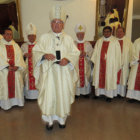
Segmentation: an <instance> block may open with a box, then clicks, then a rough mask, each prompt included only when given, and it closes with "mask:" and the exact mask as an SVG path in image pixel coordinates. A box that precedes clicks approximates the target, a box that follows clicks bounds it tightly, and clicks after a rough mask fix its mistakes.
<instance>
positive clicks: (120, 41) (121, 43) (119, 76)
mask: <svg viewBox="0 0 140 140" xmlns="http://www.w3.org/2000/svg"><path fill="white" fill-rule="evenodd" d="M119 43H120V46H121V53H123V40H119ZM121 72H122V71H121V70H120V71H119V72H118V75H117V84H119V83H120V78H121Z"/></svg>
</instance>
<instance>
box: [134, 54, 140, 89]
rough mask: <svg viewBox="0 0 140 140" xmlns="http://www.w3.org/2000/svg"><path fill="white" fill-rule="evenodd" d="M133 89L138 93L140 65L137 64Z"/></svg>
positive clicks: (139, 87)
mask: <svg viewBox="0 0 140 140" xmlns="http://www.w3.org/2000/svg"><path fill="white" fill-rule="evenodd" d="M139 58H140V56H139ZM134 89H135V90H138V91H140V64H138V70H137V74H136V80H135V88H134Z"/></svg>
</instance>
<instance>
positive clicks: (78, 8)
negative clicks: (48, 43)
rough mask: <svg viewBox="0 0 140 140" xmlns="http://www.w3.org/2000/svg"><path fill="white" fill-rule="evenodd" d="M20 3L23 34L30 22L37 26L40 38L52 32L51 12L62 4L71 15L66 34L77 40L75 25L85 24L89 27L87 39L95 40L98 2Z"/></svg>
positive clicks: (48, 0) (51, 0)
mask: <svg viewBox="0 0 140 140" xmlns="http://www.w3.org/2000/svg"><path fill="white" fill-rule="evenodd" d="M20 3H21V17H22V18H21V20H22V26H23V32H24V30H25V27H26V25H27V24H28V23H29V22H32V23H34V24H35V25H36V27H37V29H38V37H39V36H40V35H41V34H43V33H46V32H48V31H49V30H50V21H49V11H50V9H51V7H52V6H53V5H55V4H56V3H60V4H62V5H63V7H64V9H65V10H66V12H67V14H68V15H69V18H68V20H67V23H66V25H65V32H66V33H68V34H69V35H71V36H72V37H73V38H74V39H75V32H74V27H75V25H76V24H77V23H84V24H85V25H86V26H87V33H86V39H87V40H93V39H94V34H95V18H96V17H95V15H96V14H95V13H96V0H65V1H59V2H58V1H55V0H20ZM24 36H25V34H24Z"/></svg>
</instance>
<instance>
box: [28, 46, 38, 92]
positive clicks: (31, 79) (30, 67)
mask: <svg viewBox="0 0 140 140" xmlns="http://www.w3.org/2000/svg"><path fill="white" fill-rule="evenodd" d="M33 47H34V45H28V54H29V55H31V56H32V48H33ZM28 71H29V90H35V89H36V87H35V78H34V76H33V61H32V57H29V58H28Z"/></svg>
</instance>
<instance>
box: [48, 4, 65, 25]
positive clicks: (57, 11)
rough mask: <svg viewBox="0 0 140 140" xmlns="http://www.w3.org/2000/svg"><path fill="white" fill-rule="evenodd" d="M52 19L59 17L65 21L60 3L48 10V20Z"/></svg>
mask: <svg viewBox="0 0 140 140" xmlns="http://www.w3.org/2000/svg"><path fill="white" fill-rule="evenodd" d="M54 19H60V20H62V21H63V22H64V23H65V21H66V13H65V11H64V9H63V8H62V7H61V6H60V5H55V6H53V7H52V9H51V11H50V20H51V21H52V20H54Z"/></svg>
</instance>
